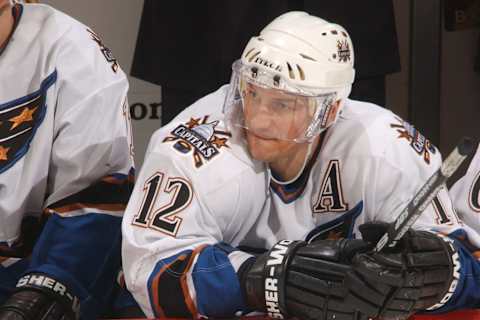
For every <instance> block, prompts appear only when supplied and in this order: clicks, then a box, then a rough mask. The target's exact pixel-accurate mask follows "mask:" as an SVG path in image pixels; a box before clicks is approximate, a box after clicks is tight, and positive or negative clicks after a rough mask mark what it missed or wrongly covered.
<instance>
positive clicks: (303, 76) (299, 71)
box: [297, 64, 305, 80]
mask: <svg viewBox="0 0 480 320" xmlns="http://www.w3.org/2000/svg"><path fill="white" fill-rule="evenodd" d="M297 70H298V73H299V74H300V79H301V80H305V72H303V69H302V67H300V66H299V65H298V64H297Z"/></svg>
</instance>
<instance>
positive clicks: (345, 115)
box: [122, 12, 480, 320]
mask: <svg viewBox="0 0 480 320" xmlns="http://www.w3.org/2000/svg"><path fill="white" fill-rule="evenodd" d="M353 61H354V53H353V47H352V42H351V40H350V37H349V35H348V33H347V32H346V31H345V30H344V29H343V28H342V27H341V26H339V25H337V24H333V23H329V22H327V21H324V20H322V19H320V18H317V17H314V16H311V15H308V14H307V13H304V12H290V13H286V14H284V15H282V16H280V17H278V18H277V19H275V20H274V21H273V22H271V23H270V24H269V25H267V26H266V27H265V28H264V29H263V31H262V32H261V33H260V35H259V36H256V37H253V38H252V39H251V40H250V42H249V43H248V44H247V46H246V48H245V50H244V52H243V53H242V55H241V58H240V59H239V60H238V61H237V62H235V63H234V64H233V73H232V77H231V82H230V85H228V86H224V87H221V88H220V89H219V90H218V91H216V92H214V93H212V94H210V95H208V96H206V97H204V98H202V99H200V100H199V101H197V102H196V103H194V104H193V105H192V106H191V107H189V108H188V109H187V110H185V111H184V112H182V113H181V114H180V115H178V117H177V118H175V119H174V120H173V121H172V122H170V123H169V124H168V125H166V126H165V127H163V128H161V129H160V130H158V131H157V132H155V133H154V135H153V137H152V139H151V141H150V144H149V148H148V151H147V154H146V157H145V162H144V165H143V167H142V170H141V172H140V174H139V178H138V180H137V183H136V186H135V188H134V191H133V194H132V197H131V199H130V201H129V203H128V206H127V209H126V214H125V218H124V220H123V224H122V233H123V236H124V237H123V246H122V258H123V266H124V271H125V279H126V284H127V287H128V288H129V290H130V291H131V292H132V293H133V295H134V296H135V298H136V300H137V301H138V302H139V304H140V305H141V307H142V309H143V310H144V312H145V313H146V314H147V316H149V317H153V316H155V317H165V316H166V317H192V316H193V317H197V316H201V315H203V316H212V317H225V316H232V315H237V314H245V313H248V312H250V311H259V312H265V313H267V314H268V315H269V316H271V317H274V318H285V317H296V318H300V319H355V320H358V319H368V318H369V317H380V318H382V319H389V318H395V319H406V318H407V317H408V316H410V315H411V314H412V313H415V312H420V311H427V310H429V311H432V312H446V311H449V310H453V309H457V308H463V307H467V306H472V305H475V304H478V303H479V301H480V296H479V295H480V293H479V290H478V286H479V285H480V283H479V278H478V277H472V278H469V277H470V275H476V274H477V273H478V270H479V269H480V267H479V266H478V265H477V262H476V261H475V259H474V258H473V256H472V253H471V252H470V251H469V250H468V249H467V248H466V247H465V246H464V245H463V244H462V243H461V240H459V239H457V238H456V237H455V235H456V232H458V231H459V230H462V229H461V225H460V224H459V222H458V220H457V217H456V216H455V214H454V211H453V209H452V204H451V200H450V198H449V196H448V192H447V190H446V189H442V190H441V191H440V193H439V194H438V196H437V197H436V199H435V201H433V203H432V204H431V205H430V206H429V207H428V208H427V209H426V210H425V211H424V213H423V215H422V216H421V217H420V219H419V220H418V221H417V223H416V224H415V228H414V230H410V231H409V232H408V234H407V235H406V236H405V237H404V238H403V240H402V241H401V243H399V244H398V245H397V246H396V247H395V248H393V249H389V250H385V251H382V252H381V253H379V254H374V253H372V251H371V246H372V244H374V243H375V242H376V241H377V240H378V239H379V236H381V235H382V234H383V232H384V231H385V227H386V223H389V222H392V221H393V220H394V219H395V218H396V217H397V216H398V214H399V212H400V211H401V210H402V209H403V207H404V206H405V205H406V204H407V203H408V201H409V200H410V199H411V198H412V197H413V195H414V194H415V193H416V191H417V190H418V189H419V188H420V187H421V186H422V185H423V184H424V182H425V181H426V180H427V179H428V178H429V177H430V176H431V175H432V174H433V172H435V171H436V170H437V169H438V168H439V165H440V163H441V157H440V154H439V151H438V150H437V149H436V148H435V147H434V146H433V145H432V144H431V143H430V142H429V140H427V139H426V138H425V137H424V136H422V135H421V134H420V133H419V132H418V131H416V130H415V129H414V127H412V126H411V125H409V124H408V123H406V122H404V121H403V120H402V119H400V118H399V117H397V116H395V115H394V114H392V113H391V112H390V111H386V110H385V109H382V108H380V107H378V106H375V105H373V104H370V103H364V102H358V101H352V100H349V99H348V95H349V92H350V89H351V84H352V82H353V80H354V69H353ZM447 235H449V236H447ZM477 240H478V239H477Z"/></svg>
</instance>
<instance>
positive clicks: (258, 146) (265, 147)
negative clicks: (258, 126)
mask: <svg viewBox="0 0 480 320" xmlns="http://www.w3.org/2000/svg"><path fill="white" fill-rule="evenodd" d="M246 139H247V147H248V151H249V153H250V155H251V156H252V158H253V159H255V160H259V161H264V162H269V161H270V160H271V158H272V156H274V154H275V153H276V150H277V148H278V140H276V139H269V138H263V137H260V136H258V135H255V134H254V133H252V132H247V133H246Z"/></svg>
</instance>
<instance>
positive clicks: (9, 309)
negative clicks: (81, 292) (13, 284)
mask: <svg viewBox="0 0 480 320" xmlns="http://www.w3.org/2000/svg"><path fill="white" fill-rule="evenodd" d="M67 295H68V296H67ZM71 298H72V299H71ZM76 305H78V302H77V299H76V298H75V297H73V296H72V295H71V294H70V293H69V292H68V290H67V289H66V287H65V286H64V285H63V284H61V283H60V282H58V281H56V280H54V279H52V278H50V277H48V276H46V275H43V274H28V275H26V276H24V277H22V278H21V279H20V281H19V284H18V285H17V291H16V292H14V293H13V294H12V295H11V296H10V297H9V298H8V299H7V300H6V301H5V302H4V303H3V304H2V305H0V320H38V319H46V320H75V319H77V317H78V316H77V315H78V313H77V312H76V311H75V310H77V307H76Z"/></svg>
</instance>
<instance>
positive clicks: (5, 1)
mask: <svg viewBox="0 0 480 320" xmlns="http://www.w3.org/2000/svg"><path fill="white" fill-rule="evenodd" d="M10 6H11V3H10V0H0V15H1V14H3V13H5V10H7V9H8V8H10Z"/></svg>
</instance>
